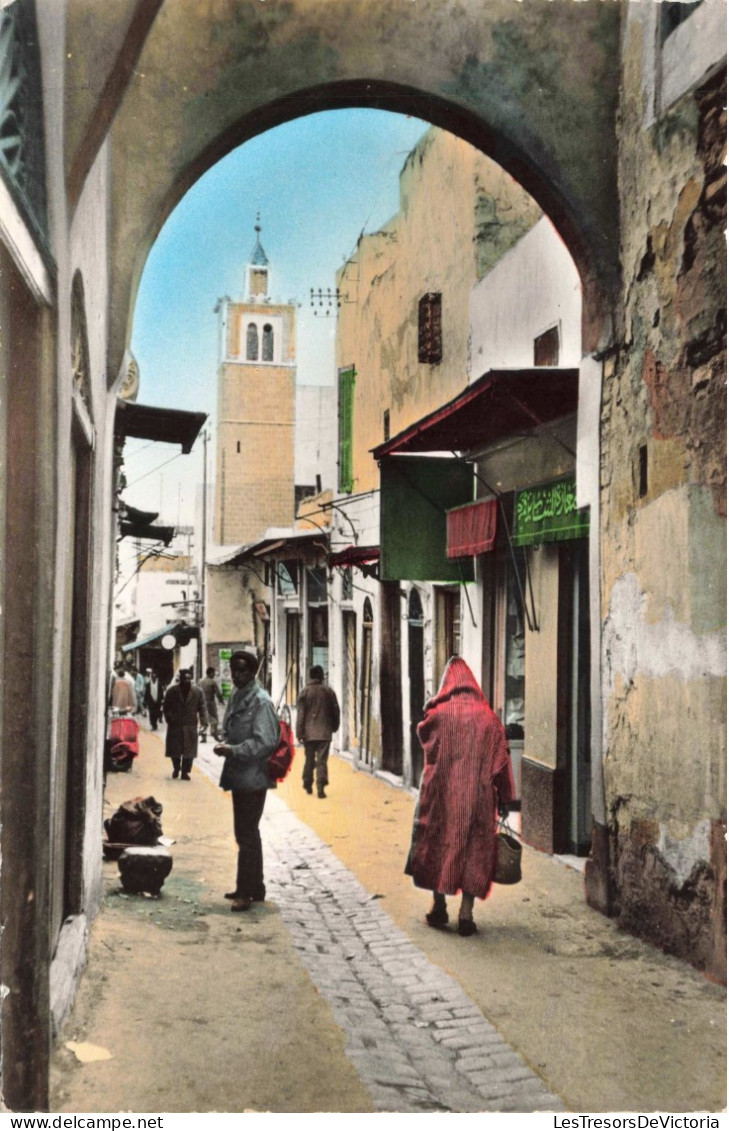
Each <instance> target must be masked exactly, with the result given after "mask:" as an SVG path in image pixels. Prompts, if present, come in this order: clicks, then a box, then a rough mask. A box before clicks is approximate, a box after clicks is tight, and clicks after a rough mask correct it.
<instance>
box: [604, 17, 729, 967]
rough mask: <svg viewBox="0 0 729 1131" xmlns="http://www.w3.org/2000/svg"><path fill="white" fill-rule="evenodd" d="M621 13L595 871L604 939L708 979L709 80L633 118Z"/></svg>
mask: <svg viewBox="0 0 729 1131" xmlns="http://www.w3.org/2000/svg"><path fill="white" fill-rule="evenodd" d="M630 9H631V10H630V11H629V13H628V18H627V20H626V24H625V39H624V44H623V66H624V71H623V87H622V91H621V103H620V116H619V161H618V177H619V192H620V200H621V208H622V218H621V239H622V248H621V259H622V264H623V278H622V286H623V294H622V304H621V307H620V309H619V311H618V323H617V327H618V334H617V339H616V341H617V346H616V352H615V356H614V359H609V360H608V362H607V363H606V367H605V382H604V393H603V408H602V458H601V488H602V505H601V548H602V613H603V618H604V620H603V640H602V653H603V668H602V692H603V705H604V713H603V750H604V757H605V762H604V774H605V792H606V802H607V810H608V815H609V817H608V819H609V823H610V830H611V831H610V836H611V853H610V857H611V869H612V874H613V880H614V884H615V907H616V909H617V912H618V914H619V916H620V918H621V921H622V922H623V924H624V925H626V926H628V927H631V928H632V927H635V929H641V930H642V931H644V932H645V933H647V934H648V935H649V936H650V937H653V938H655V940H656V941H657V942H659V943H660V944H661V945H665V946H666V947H668V948H669V949H672V950H675V951H676V952H677V953H682V954H684V955H685V956H686V957H690V958H691V959H692V960H693V961H696V962H697V964H698V965H702V964H704V965H707V967H711V966H712V965H714V964H715V963H716V955H717V954H719V953H720V952H721V948H722V943H721V936H722V931H723V927H722V925H721V919H722V914H721V907H722V905H723V904H722V900H723V896H722V895H721V882H723V881H721V877H722V876H724V875H725V862H724V861H725V846H724V845H723V839H722V838H721V837H720V836H718V835H717V832H716V830H717V829H718V828H721V827H723V826H724V825H725V821H726V812H725V802H724V799H725V796H726V781H725V763H726V748H725V740H724V734H725V728H724V720H725V707H726V627H725V626H726V600H725V594H726V586H725V572H726V520H725V516H726V504H725V488H726V478H725V452H726V446H725V436H726V408H725V367H726V339H725V332H726V315H725V308H724V294H725V283H724V280H725V270H726V259H725V247H724V229H725V207H726V205H725V201H726V170H725V167H724V161H725V142H724V138H725V130H726V117H725V109H724V105H725V94H724V89H725V82H724V81H723V78H722V76H713V77H709V78H708V79H707V81H706V82H705V83H704V84H703V87H702V89H700V90H699V91H696V92H689V93H687V94H685V95H684V96H683V97H682V98H680V99H679V100H678V101H676V102H675V103H674V105H673V106H672V107H671V109H670V110H669V111H667V112H666V113H663V114H662V115H661V116H659V117H657V118H655V117H653V115H652V113H651V106H652V102H651V100H652V99H654V98H655V90H656V88H655V82H654V79H653V75H652V74H651V68H652V67H654V66H655V55H654V52H653V50H651V49H649V48H651V45H652V42H653V41H652V40H650V42H649V41H648V39H647V37H649V35H653V31H651V28H652V24H651V23H650V22H645V20H644V17H645V15H646V12H647V6H644V5H631V6H630ZM633 10H635V11H634V12H633ZM653 30H654V29H653ZM620 318H623V319H624V320H623V322H622V325H621V323H620V321H619V320H620ZM641 449H642V451H641ZM689 889H690V890H689ZM691 892H693V895H691ZM639 925H640V926H639ZM719 965H721V963H719Z"/></svg>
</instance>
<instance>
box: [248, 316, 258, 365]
mask: <svg viewBox="0 0 729 1131" xmlns="http://www.w3.org/2000/svg"><path fill="white" fill-rule="evenodd" d="M246 361H258V327H257V326H256V324H255V322H249V323H248V330H247V332H246Z"/></svg>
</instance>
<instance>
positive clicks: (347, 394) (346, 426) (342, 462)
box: [339, 365, 357, 495]
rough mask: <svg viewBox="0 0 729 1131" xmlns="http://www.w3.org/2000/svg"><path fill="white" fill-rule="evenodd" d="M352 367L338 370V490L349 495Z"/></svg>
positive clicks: (352, 426) (351, 479) (352, 406)
mask: <svg viewBox="0 0 729 1131" xmlns="http://www.w3.org/2000/svg"><path fill="white" fill-rule="evenodd" d="M356 376H357V371H356V370H355V368H354V366H353V365H352V366H350V367H349V369H340V370H339V490H340V491H341V492H342V494H344V495H351V493H352V491H353V489H354V467H353V459H352V438H353V435H354V380H355V377H356Z"/></svg>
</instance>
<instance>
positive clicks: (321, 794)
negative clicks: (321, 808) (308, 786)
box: [316, 786, 326, 797]
mask: <svg viewBox="0 0 729 1131" xmlns="http://www.w3.org/2000/svg"><path fill="white" fill-rule="evenodd" d="M316 796H317V797H326V793H325V792H324V789H323V787H322V786H320V787H319V789H317V791H316Z"/></svg>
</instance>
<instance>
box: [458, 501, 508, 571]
mask: <svg viewBox="0 0 729 1131" xmlns="http://www.w3.org/2000/svg"><path fill="white" fill-rule="evenodd" d="M497 509H498V500H497V499H479V500H478V502H476V503H469V504H468V506H466V507H456V508H455V509H454V510H450V511H447V513H446V554H447V556H448V557H449V558H469V557H475V556H476V554H486V553H488V552H489V551H490V550H493V548H494V543H495V541H496V514H497Z"/></svg>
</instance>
